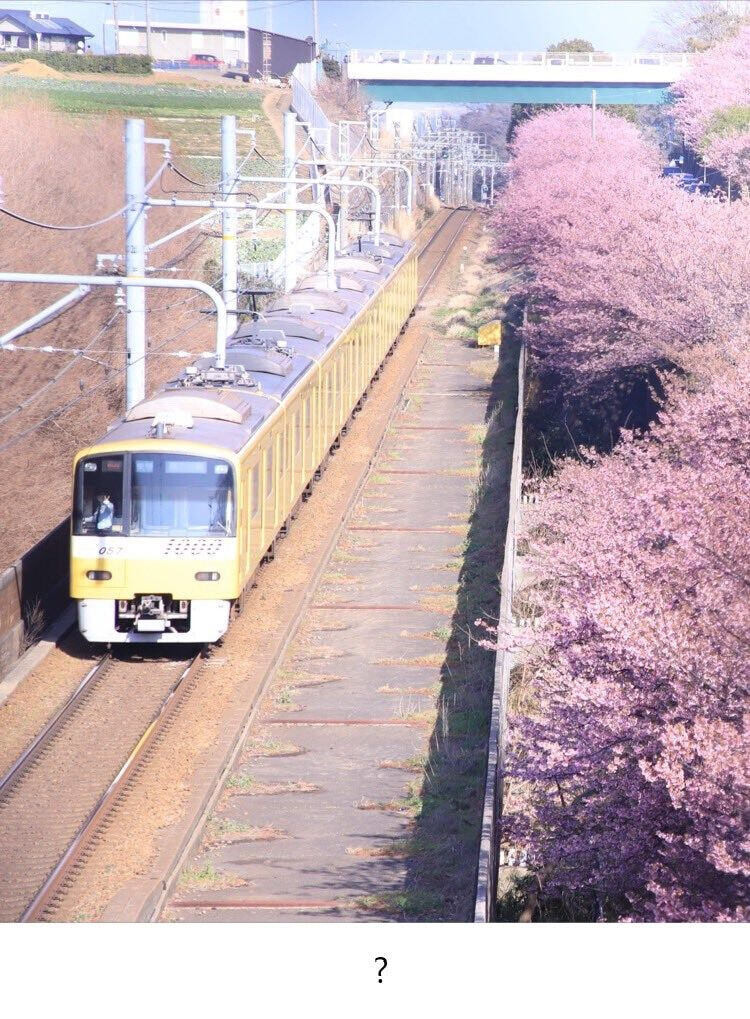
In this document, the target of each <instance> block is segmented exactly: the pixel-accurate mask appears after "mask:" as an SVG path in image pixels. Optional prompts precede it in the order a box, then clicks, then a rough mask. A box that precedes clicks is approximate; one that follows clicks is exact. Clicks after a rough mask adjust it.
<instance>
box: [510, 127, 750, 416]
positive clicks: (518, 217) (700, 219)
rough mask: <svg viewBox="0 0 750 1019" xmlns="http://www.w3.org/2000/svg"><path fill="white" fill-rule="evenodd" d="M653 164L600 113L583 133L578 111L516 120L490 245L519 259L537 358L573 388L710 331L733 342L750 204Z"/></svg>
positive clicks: (644, 362)
mask: <svg viewBox="0 0 750 1019" xmlns="http://www.w3.org/2000/svg"><path fill="white" fill-rule="evenodd" d="M659 163H660V156H659V153H658V151H657V150H656V149H655V148H654V147H652V146H650V145H649V144H648V143H647V142H646V141H645V140H644V139H643V137H642V136H641V135H640V133H639V132H638V129H637V128H636V127H634V126H633V125H631V124H629V123H627V122H626V121H624V120H622V119H621V118H617V117H612V116H607V115H606V114H602V115H601V116H600V117H599V120H598V125H597V132H596V138H594V139H592V137H591V125H590V113H589V112H588V111H587V110H583V109H580V108H570V109H566V110H555V111H552V112H549V113H542V114H540V115H538V116H537V117H535V118H533V119H532V120H530V121H528V122H527V123H526V124H524V125H523V126H522V127H520V128H519V131H518V134H517V138H516V141H515V144H514V146H513V161H512V173H511V180H510V183H509V185H508V187H507V190H506V191H505V193H504V195H503V198H502V201H501V203H500V206H499V209H498V211H497V214H496V217H495V220H494V225H495V232H496V243H497V249H498V253H499V254H500V255H501V256H502V257H503V258H504V259H505V260H506V261H512V262H514V263H515V264H516V265H518V266H519V267H520V268H521V269H522V270H523V273H522V275H521V277H520V278H519V281H518V283H517V284H516V291H517V292H519V293H521V294H522V295H523V296H524V297H525V298H526V299H527V300H529V301H530V304H531V307H532V310H533V314H532V316H531V322H530V325H529V327H528V329H527V334H526V338H527V340H528V341H529V344H530V346H531V348H532V350H533V351H534V353H535V355H536V358H537V363H538V365H539V366H544V367H545V368H546V369H548V370H552V371H555V372H557V373H560V374H561V375H562V377H563V384H564V388H565V391H566V392H567V393H568V394H569V395H571V396H572V397H574V398H575V399H578V398H579V396H580V393H581V392H585V393H586V394H588V395H590V394H591V392H592V389H594V390H595V389H596V388H597V386H599V387H601V386H604V387H605V388H606V387H611V385H612V383H613V380H615V381H616V380H617V379H618V378H621V376H622V374H623V372H625V371H628V370H634V369H636V370H643V369H644V368H648V367H650V366H653V365H658V364H665V363H668V362H672V363H674V362H679V360H680V358H681V357H682V355H683V353H684V352H686V351H688V350H689V349H690V348H691V347H693V346H695V345H696V344H700V343H703V342H705V341H706V340H707V339H712V340H721V341H723V342H729V343H731V338H732V336H734V335H735V334H736V332H737V330H738V329H741V328H743V327H744V325H745V324H746V323H747V320H748V302H747V300H746V294H747V292H748V289H749V288H750V263H749V262H748V259H747V257H746V253H745V245H744V242H743V240H742V238H743V236H747V231H748V229H750V206H749V205H747V204H745V203H736V204H733V205H731V206H729V205H727V203H724V202H720V201H717V200H707V199H706V198H705V197H703V196H700V195H690V194H688V193H686V192H685V191H683V190H681V189H679V188H677V187H675V186H674V184H673V183H672V182H671V181H670V180H669V179H667V178H662V177H661V176H660V174H659ZM738 253H739V254H740V255H741V257H739V258H738Z"/></svg>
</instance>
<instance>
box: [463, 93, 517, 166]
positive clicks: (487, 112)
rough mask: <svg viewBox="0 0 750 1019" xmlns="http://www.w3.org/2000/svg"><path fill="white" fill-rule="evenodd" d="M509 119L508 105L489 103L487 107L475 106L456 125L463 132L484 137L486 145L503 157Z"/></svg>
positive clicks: (509, 107) (509, 110)
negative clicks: (476, 133) (477, 133)
mask: <svg viewBox="0 0 750 1019" xmlns="http://www.w3.org/2000/svg"><path fill="white" fill-rule="evenodd" d="M510 118H511V106H510V104H509V103H490V104H489V105H487V106H476V107H474V108H473V109H471V110H467V112H466V113H464V114H463V116H462V117H461V118H460V119H459V122H458V123H459V127H461V128H463V130H464V131H477V132H479V133H480V134H484V135H486V136H487V144H488V145H492V146H493V147H494V148H496V149H497V150H498V152H500V153H501V154H502V155H504V154H505V151H506V141H507V136H508V126H509V124H510Z"/></svg>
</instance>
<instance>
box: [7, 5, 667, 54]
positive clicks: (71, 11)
mask: <svg viewBox="0 0 750 1019" xmlns="http://www.w3.org/2000/svg"><path fill="white" fill-rule="evenodd" d="M665 6H668V0H666V2H665V0H660V2H655V0H319V4H318V9H319V21H320V34H321V37H322V38H323V39H329V40H331V41H334V42H337V43H340V44H343V45H347V46H359V47H363V48H364V47H369V46H373V47H387V48H396V47H398V48H401V49H430V48H431V49H480V48H481V49H490V48H491V49H498V50H516V49H532V50H533V49H544V47H546V46H547V45H548V44H549V43H552V42H557V41H559V40H560V39H563V38H566V37H568V38H569V37H571V36H582V37H584V38H586V39H589V40H590V41H591V42H593V43H594V45H595V46H596V47H597V49H617V50H630V49H638V48H639V46H640V44H641V40H642V39H643V36H644V35H645V34H646V32H647V31H648V30H649V28H651V27H652V26H653V24H654V22H655V20H656V19H657V18H658V15H659V11H660V9H663V8H664V7H665ZM0 7H16V8H20V9H22V10H24V9H25V10H29V9H32V10H36V11H47V12H48V13H50V14H51V15H52V16H53V17H54V16H55V14H60V15H65V16H67V17H69V18H72V19H73V20H74V21H77V22H78V23H79V24H81V25H83V26H84V27H85V28H88V29H89V31H91V32H93V33H94V36H95V39H94V49H95V50H97V51H99V52H100V51H101V46H102V25H103V23H104V21H105V20H106V19H110V18H111V17H112V5H111V3H104V2H102V0H44V2H39V3H35V2H30V0H25V2H22V0H10V2H8V0H5V2H3V0H0ZM118 10H119V11H120V14H121V16H122V17H131V18H143V17H144V13H143V12H144V4H143V3H137V2H133V3H126V2H120V3H118ZM249 10H250V24H251V25H253V26H256V27H259V28H266V27H268V21H269V19H270V20H271V22H272V27H273V29H274V30H275V31H279V32H284V33H286V34H288V35H297V36H306V35H309V34H311V33H312V4H311V2H310V0H250V2H249ZM197 12H198V4H197V3H193V2H191V0H152V3H151V17H152V20H153V21H158V20H162V21H195V20H197ZM108 46H109V47H111V46H112V36H111V33H110V35H109V40H108Z"/></svg>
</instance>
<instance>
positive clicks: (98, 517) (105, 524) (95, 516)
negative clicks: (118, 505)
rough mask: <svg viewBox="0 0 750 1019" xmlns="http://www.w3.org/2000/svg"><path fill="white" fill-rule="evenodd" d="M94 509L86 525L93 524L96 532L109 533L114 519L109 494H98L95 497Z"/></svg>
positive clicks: (113, 508)
mask: <svg viewBox="0 0 750 1019" xmlns="http://www.w3.org/2000/svg"><path fill="white" fill-rule="evenodd" d="M96 502H97V505H96V509H95V510H94V512H93V513H92V515H91V516H90V517H89V518H88V520H87V523H91V524H93V525H94V526H95V527H96V529H97V531H111V530H112V524H113V522H114V517H115V507H114V504H113V502H112V500H111V499H110V497H109V492H100V493H99V494H98V495H97V497H96Z"/></svg>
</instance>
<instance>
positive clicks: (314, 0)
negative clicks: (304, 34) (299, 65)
mask: <svg viewBox="0 0 750 1019" xmlns="http://www.w3.org/2000/svg"><path fill="white" fill-rule="evenodd" d="M312 16H313V58H314V59H315V60H317V59H318V40H319V38H320V36H319V32H318V0H312Z"/></svg>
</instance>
